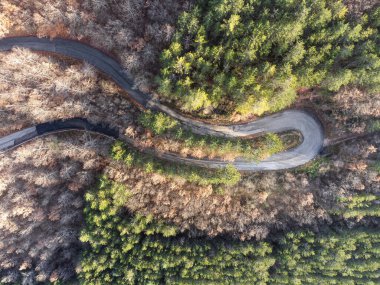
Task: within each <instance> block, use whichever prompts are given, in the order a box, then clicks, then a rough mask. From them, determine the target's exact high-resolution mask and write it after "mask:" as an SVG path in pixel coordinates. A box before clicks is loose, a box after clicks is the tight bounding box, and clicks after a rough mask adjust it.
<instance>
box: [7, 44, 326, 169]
mask: <svg viewBox="0 0 380 285" xmlns="http://www.w3.org/2000/svg"><path fill="white" fill-rule="evenodd" d="M14 47H23V48H29V49H31V50H35V51H47V52H53V53H57V54H60V55H65V56H69V57H72V58H75V59H79V60H84V61H86V62H88V63H89V64H92V65H93V66H95V67H96V68H98V69H99V70H100V71H102V72H103V73H105V74H106V75H108V76H109V77H111V78H112V79H113V80H114V81H115V82H116V83H117V84H118V85H119V86H120V87H122V88H123V89H124V90H126V91H127V92H128V94H129V96H130V97H131V98H132V99H133V100H134V101H135V102H137V103H138V104H140V105H142V106H143V107H145V108H148V109H151V110H155V111H162V112H165V113H166V114H168V115H170V116H172V117H174V118H176V119H178V120H180V121H181V122H182V124H183V125H184V126H186V127H188V128H190V129H191V130H192V131H193V132H195V133H198V134H208V135H214V136H223V137H245V136H250V135H254V134H264V133H268V132H272V133H278V132H283V131H290V130H296V131H299V132H300V133H301V134H302V137H303V141H302V143H301V144H300V145H299V146H298V147H296V148H294V149H291V150H289V151H285V152H281V153H278V154H275V155H273V156H271V157H270V158H268V159H266V160H263V161H260V162H257V163H256V162H252V161H246V160H242V159H238V160H236V161H234V162H233V163H232V164H233V165H234V166H235V167H236V168H237V169H238V170H241V171H261V170H280V169H288V168H293V167H297V166H300V165H302V164H305V163H306V162H308V161H310V160H312V159H313V158H314V157H315V156H316V155H317V154H318V153H319V152H320V151H321V149H322V147H323V140H324V132H323V128H322V126H321V123H320V122H319V120H318V119H317V118H315V117H313V116H312V115H310V114H308V113H306V112H303V111H296V110H289V111H284V112H280V113H277V114H274V115H271V116H267V117H264V118H262V119H259V120H256V121H252V122H248V123H244V124H240V125H230V126H224V125H213V124H207V123H204V122H200V121H198V120H194V119H191V118H188V117H185V116H183V115H181V114H179V113H177V112H176V111H174V110H172V109H170V108H168V107H167V106H165V105H162V104H161V103H160V102H159V101H158V100H157V99H155V98H153V97H152V96H151V95H149V94H146V93H142V92H140V91H138V90H135V89H133V88H132V86H133V80H132V78H131V77H130V76H128V74H126V72H124V70H123V68H122V66H121V65H120V64H119V63H118V62H117V61H115V60H114V59H113V58H111V57H110V56H108V55H106V54H104V53H103V52H101V51H99V50H97V49H95V48H93V47H90V46H88V45H86V44H83V43H80V42H77V41H72V40H64V39H54V40H50V39H39V38H36V37H17V38H5V39H1V40H0V51H9V50H11V49H12V48H14ZM73 120H74V121H73ZM73 120H68V121H61V120H58V121H54V122H50V123H44V124H40V125H37V126H35V127H31V128H28V129H25V130H23V131H20V132H17V133H14V134H11V135H9V136H6V137H4V138H0V151H4V150H7V149H9V148H12V147H15V146H18V145H20V144H22V143H24V142H26V141H29V140H31V139H33V138H36V137H39V136H41V135H46V134H48V133H54V132H58V131H63V130H72V129H82V130H90V131H94V132H98V133H103V134H105V135H108V136H112V137H116V131H115V130H110V129H107V128H106V127H104V126H95V125H91V124H90V123H89V122H88V121H87V120H86V119H81V118H77V119H73ZM75 120H76V121H75ZM73 124H74V126H73ZM156 155H157V156H158V157H161V158H164V159H167V160H170V161H174V162H182V163H186V164H191V165H197V166H202V167H209V168H220V167H224V166H226V164H227V163H228V162H223V161H220V160H200V159H193V158H184V157H180V156H178V155H176V154H173V153H160V154H159V153H156Z"/></svg>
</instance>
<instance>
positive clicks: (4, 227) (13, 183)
mask: <svg viewBox="0 0 380 285" xmlns="http://www.w3.org/2000/svg"><path fill="white" fill-rule="evenodd" d="M108 143H109V141H107V140H105V139H104V138H103V139H102V140H99V139H98V138H97V137H94V136H88V135H83V134H76V133H72V134H66V135H60V136H59V137H56V136H50V137H49V138H44V139H41V140H38V141H34V142H32V143H29V144H28V145H26V146H22V147H20V148H18V149H16V150H14V151H11V152H9V153H6V154H2V155H0V177H1V179H0V282H3V283H11V284H16V283H17V282H20V281H22V282H23V283H22V284H36V283H35V282H36V281H38V282H46V281H51V282H53V281H56V280H57V279H60V280H63V281H64V280H68V279H70V278H71V277H73V276H74V275H75V268H76V266H77V261H78V258H79V255H78V254H79V252H80V250H81V243H80V242H79V240H78V237H79V231H80V229H81V227H82V225H83V216H82V212H83V193H84V191H85V190H87V189H88V188H89V187H90V186H91V185H92V184H93V183H94V182H95V181H96V179H95V178H96V174H97V173H98V172H99V170H100V169H102V167H104V162H105V161H104V159H103V158H102V156H103V155H104V154H105V153H106V151H107V144H108ZM94 145H96V146H97V148H96V149H94V148H93V146H94Z"/></svg>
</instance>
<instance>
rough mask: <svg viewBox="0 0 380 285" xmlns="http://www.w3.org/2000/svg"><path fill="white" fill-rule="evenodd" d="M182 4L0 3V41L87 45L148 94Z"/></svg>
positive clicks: (99, 0) (151, 0) (102, 0)
mask: <svg viewBox="0 0 380 285" xmlns="http://www.w3.org/2000/svg"><path fill="white" fill-rule="evenodd" d="M189 2H190V1H188V0H165V1H162V0H122V1H107V0H84V1H78V0H54V1H51V0H23V1H18V0H2V1H1V3H0V37H4V36H9V35H38V36H39V37H45V36H47V37H65V38H72V39H78V40H82V41H85V42H89V43H90V44H91V45H93V46H95V47H98V48H100V49H103V50H105V51H107V52H112V53H113V54H114V55H115V56H116V57H117V58H118V59H119V60H120V61H121V63H122V64H123V66H124V67H125V68H126V70H127V71H128V72H130V73H131V74H133V75H134V76H135V83H136V85H137V86H139V87H140V88H141V89H145V90H146V89H149V88H150V87H151V84H152V81H153V80H152V79H153V76H154V74H156V72H157V69H158V59H159V53H160V52H161V50H162V49H163V47H165V45H167V44H168V43H169V42H170V39H171V36H172V34H173V32H174V25H175V22H176V19H177V17H178V15H179V13H181V11H183V10H185V9H188V8H189V7H190V4H189Z"/></svg>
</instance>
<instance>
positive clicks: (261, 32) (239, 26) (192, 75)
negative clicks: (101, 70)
mask: <svg viewBox="0 0 380 285" xmlns="http://www.w3.org/2000/svg"><path fill="white" fill-rule="evenodd" d="M346 13H347V8H346V7H345V6H344V5H343V3H342V1H340V0H317V1H315V0H276V1H274V0H265V1H264V0H211V1H197V2H196V4H195V6H194V7H193V8H192V9H191V10H190V11H188V12H184V13H183V14H182V15H181V16H180V18H179V20H178V23H177V31H176V33H175V35H174V37H173V39H172V43H171V45H170V47H169V48H168V49H166V50H165V51H164V52H163V53H162V55H161V63H162V69H161V72H160V76H159V78H158V81H159V84H160V87H159V91H160V93H161V94H162V95H164V96H166V97H167V98H169V99H175V100H178V101H179V106H181V108H182V109H183V110H185V111H199V112H200V111H203V110H208V109H210V108H219V109H220V110H224V111H227V112H233V111H235V112H238V113H240V114H243V115H248V114H256V115H261V114H263V113H264V112H268V111H269V112H271V111H278V110H280V109H283V108H284V107H286V106H288V105H289V104H291V103H292V102H293V101H294V100H295V98H296V95H297V90H298V89H299V88H301V87H306V88H309V87H315V86H320V87H322V88H326V89H328V90H331V91H336V90H338V89H339V88H340V87H341V86H344V85H348V84H356V85H358V86H362V87H366V88H368V89H369V90H371V91H379V90H380V89H379V88H380V87H379V86H380V78H379V77H380V76H379V73H380V59H379V37H378V33H377V29H378V28H379V8H378V9H377V10H375V11H373V12H372V13H371V14H370V15H364V16H363V17H362V18H361V19H360V20H359V21H357V22H355V23H350V22H348V20H347V19H346V18H347V17H346Z"/></svg>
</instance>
